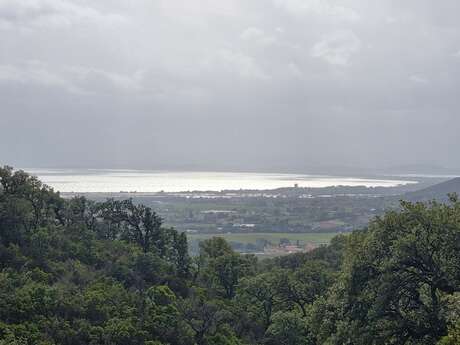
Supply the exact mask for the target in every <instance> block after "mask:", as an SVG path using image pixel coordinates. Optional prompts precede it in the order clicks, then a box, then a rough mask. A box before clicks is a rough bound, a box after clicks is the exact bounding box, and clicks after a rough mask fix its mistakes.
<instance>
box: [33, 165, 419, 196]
mask: <svg viewBox="0 0 460 345" xmlns="http://www.w3.org/2000/svg"><path fill="white" fill-rule="evenodd" d="M28 171H30V172H31V173H32V174H33V175H36V176H38V177H39V178H40V179H41V180H42V181H43V182H44V183H46V184H48V185H50V186H51V187H53V188H54V189H56V190H58V191H61V192H65V193H72V192H73V193H93V192H102V193H122V192H125V193H133V192H137V193H158V192H162V191H163V192H167V193H177V192H192V191H215V192H219V191H223V190H272V189H278V188H290V187H299V188H325V187H332V186H346V187H357V186H364V187H397V186H403V185H409V184H416V183H418V182H419V181H418V179H416V178H415V176H411V177H410V178H409V177H398V176H381V177H378V176H375V177H356V176H329V175H313V174H312V175H307V174H286V173H279V174H276V173H253V172H247V173H241V172H209V171H203V172H197V171H183V172H177V171H148V170H127V169H28Z"/></svg>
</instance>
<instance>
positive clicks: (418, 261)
mask: <svg viewBox="0 0 460 345" xmlns="http://www.w3.org/2000/svg"><path fill="white" fill-rule="evenodd" d="M0 344H1V345H13V344H14V345H61V344H63V345H87V344H90V345H99V344H101V345H115V344H116V345H141V344H145V345H160V344H164V345H166V344H171V345H182V344H183V345H187V344H190V345H192V344H197V345H244V344H247V345H250V344H251V345H252V344H266V345H278V344H281V345H283V344H285V345H297V344H298V345H301V344H302V345H309V344H312V345H313V344H328V345H332V344H336V345H339V344H356V345H369V344H376V345H377V344H413V345H416V344H426V345H428V344H442V345H455V344H460V202H459V201H458V200H457V198H456V196H454V195H453V196H451V202H450V203H449V204H438V203H430V204H421V203H419V204H412V203H402V208H401V211H399V212H390V213H387V214H386V215H385V216H383V217H381V218H377V219H375V220H373V221H372V222H371V223H370V224H369V225H368V227H367V228H366V229H363V230H360V231H355V232H353V233H351V234H350V235H347V236H337V237H336V238H334V239H333V241H332V242H331V244H330V245H329V246H327V247H321V248H318V249H316V250H314V251H312V252H309V253H304V254H297V255H290V256H286V257H280V258H277V259H272V260H264V261H258V260H257V259H256V258H255V257H254V256H249V255H240V254H237V253H235V252H233V251H232V249H231V248H230V247H229V245H228V244H227V243H226V242H225V241H224V240H222V239H219V238H213V239H210V240H206V241H204V242H202V243H201V245H200V253H199V255H198V256H197V257H193V258H191V257H189V255H188V250H187V238H186V236H185V235H184V234H183V233H178V232H176V231H175V230H174V229H169V228H165V227H164V226H163V225H162V220H161V218H160V217H159V216H158V215H157V214H156V213H155V211H154V210H152V209H151V208H149V207H145V206H143V205H138V204H135V203H133V202H132V201H131V200H125V201H116V200H107V201H105V202H98V203H96V202H92V201H89V200H87V199H85V198H74V199H71V200H65V199H63V198H61V197H60V196H59V194H58V193H56V192H54V191H53V190H52V189H50V188H49V187H47V186H44V185H42V184H41V183H40V181H38V180H37V179H36V178H34V177H31V176H29V175H28V174H26V173H24V172H22V171H14V170H13V169H11V168H9V167H5V168H1V169H0Z"/></svg>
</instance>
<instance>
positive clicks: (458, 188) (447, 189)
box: [404, 177, 460, 202]
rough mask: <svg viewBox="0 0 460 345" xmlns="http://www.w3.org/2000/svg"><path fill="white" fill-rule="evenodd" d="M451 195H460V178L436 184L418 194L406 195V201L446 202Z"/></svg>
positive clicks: (419, 191)
mask: <svg viewBox="0 0 460 345" xmlns="http://www.w3.org/2000/svg"><path fill="white" fill-rule="evenodd" d="M449 193H457V194H459V195H460V177H456V178H453V179H451V180H448V181H445V182H441V183H438V184H435V185H434V186H430V187H427V188H424V189H421V190H418V191H416V192H409V193H406V194H405V196H404V199H406V200H410V201H428V200H437V201H441V202H445V201H447V200H448V199H449V197H448V194H449Z"/></svg>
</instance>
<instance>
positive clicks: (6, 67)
mask: <svg viewBox="0 0 460 345" xmlns="http://www.w3.org/2000/svg"><path fill="white" fill-rule="evenodd" d="M459 13H460V2H459V1H458V0H443V1H435V0H407V1H397V0H381V1H368V0H349V1H346V0H345V1H332V0H249V1H248V0H225V1H215V0H188V1H176V0H131V1H126V0H110V1H109V0H99V1H89V0H20V1H18V0H0V107H1V108H0V127H1V135H0V163H3V164H6V163H8V164H12V165H16V166H22V167H97V168H103V167H110V168H149V169H170V168H175V169H179V168H183V169H203V170H208V169H230V170H234V169H239V170H261V171H264V170H267V171H268V170H279V171H287V170H290V171H299V172H308V171H312V170H314V169H317V168H318V167H324V166H336V167H340V166H348V167H355V168H361V167H362V168H384V167H389V166H394V165H413V164H416V163H417V164H424V165H440V166H446V167H450V168H453V169H460V155H459V154H458V147H459V145H460V135H459V130H460V112H459V105H460V97H459V94H460V87H459V86H460V21H459V20H458V14H459Z"/></svg>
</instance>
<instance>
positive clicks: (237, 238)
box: [187, 232, 338, 244]
mask: <svg viewBox="0 0 460 345" xmlns="http://www.w3.org/2000/svg"><path fill="white" fill-rule="evenodd" d="M336 235H338V233H336V232H334V233H301V234H299V233H251V234H234V233H233V234H188V235H187V237H188V238H189V239H190V240H206V239H208V238H211V237H223V238H225V239H226V240H227V241H228V242H240V243H255V242H256V241H257V240H261V239H262V240H266V241H269V242H271V243H274V244H275V243H278V242H279V240H280V239H281V238H287V239H289V240H290V241H291V242H295V241H297V240H298V241H300V242H303V243H306V242H311V243H315V244H327V243H329V242H330V240H331V239H332V238H333V237H334V236H336Z"/></svg>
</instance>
